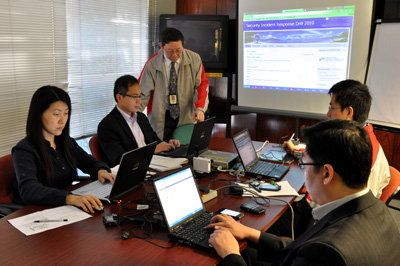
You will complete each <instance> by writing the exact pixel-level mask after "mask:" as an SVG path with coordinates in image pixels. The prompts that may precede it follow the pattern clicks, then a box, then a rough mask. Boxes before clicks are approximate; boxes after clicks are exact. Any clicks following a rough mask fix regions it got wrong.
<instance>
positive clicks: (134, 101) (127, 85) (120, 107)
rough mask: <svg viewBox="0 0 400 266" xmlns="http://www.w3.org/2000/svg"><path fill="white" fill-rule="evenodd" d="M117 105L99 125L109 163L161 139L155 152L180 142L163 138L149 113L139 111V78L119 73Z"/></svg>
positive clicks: (116, 93)
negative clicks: (152, 125) (147, 114)
mask: <svg viewBox="0 0 400 266" xmlns="http://www.w3.org/2000/svg"><path fill="white" fill-rule="evenodd" d="M114 99H115V101H116V102H117V105H116V106H115V107H114V109H113V110H112V111H111V112H110V113H109V114H108V115H107V116H106V117H104V118H103V120H102V121H101V122H100V124H99V126H98V128H97V136H98V140H99V144H100V148H101V152H102V158H104V160H105V161H106V163H108V165H109V166H110V167H114V166H115V165H117V164H119V162H120V160H121V156H122V154H123V153H125V152H127V151H130V150H133V149H136V148H140V147H143V146H145V145H147V144H149V143H152V142H154V141H157V142H158V145H157V147H156V151H155V152H156V153H159V152H162V151H168V150H170V149H173V148H175V147H177V146H179V145H180V143H179V141H178V140H170V141H169V142H168V143H167V142H164V141H161V140H160V139H159V138H158V136H157V134H156V133H155V132H154V130H153V128H152V127H151V126H150V123H149V120H148V119H147V117H146V116H145V115H144V114H143V113H141V112H138V110H139V107H140V104H141V90H140V85H139V81H138V80H137V79H136V78H135V77H133V76H131V75H125V76H121V77H119V78H118V79H117V80H116V81H115V84H114Z"/></svg>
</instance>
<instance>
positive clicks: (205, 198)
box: [201, 189, 218, 203]
mask: <svg viewBox="0 0 400 266" xmlns="http://www.w3.org/2000/svg"><path fill="white" fill-rule="evenodd" d="M217 196H218V193H217V191H216V190H212V189H210V192H208V193H207V194H202V195H201V200H202V201H203V203H206V202H207V201H210V200H212V199H214V198H216V197H217Z"/></svg>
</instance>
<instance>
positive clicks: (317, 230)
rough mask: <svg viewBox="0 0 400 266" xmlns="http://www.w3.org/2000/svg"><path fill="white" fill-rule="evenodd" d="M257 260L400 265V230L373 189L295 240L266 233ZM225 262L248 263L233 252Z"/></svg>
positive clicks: (321, 263)
mask: <svg viewBox="0 0 400 266" xmlns="http://www.w3.org/2000/svg"><path fill="white" fill-rule="evenodd" d="M257 250H258V252H257V255H258V257H257V260H258V261H260V262H266V263H267V262H270V263H272V265H399V261H400V260H399V255H398V254H400V233H399V230H398V228H397V225H396V224H395V222H394V220H393V218H392V216H391V214H390V213H389V211H388V209H387V207H386V205H385V204H383V202H381V201H380V200H378V199H376V198H375V197H374V196H373V194H372V193H371V192H369V193H367V194H366V195H364V196H362V197H359V198H357V199H354V200H351V201H349V202H347V203H346V204H344V205H342V206H340V207H339V208H337V209H335V210H333V211H332V212H330V213H329V214H327V215H326V216H325V217H324V218H323V219H321V220H320V221H319V222H317V223H316V224H315V225H314V226H313V227H311V228H309V229H308V230H307V231H306V232H304V234H302V235H301V236H300V237H298V238H297V239H296V240H295V241H284V240H282V239H281V238H279V237H277V236H275V235H272V234H268V233H262V234H261V237H260V241H259V243H258V249H257ZM220 264H221V265H244V264H245V262H244V260H243V258H242V257H240V256H238V255H229V256H227V257H225V258H224V259H223V260H222V261H221V263H220Z"/></svg>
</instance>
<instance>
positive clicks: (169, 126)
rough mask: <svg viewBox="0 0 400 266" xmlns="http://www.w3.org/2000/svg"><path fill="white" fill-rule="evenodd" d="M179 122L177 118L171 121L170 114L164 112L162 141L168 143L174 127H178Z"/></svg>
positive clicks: (167, 111)
mask: <svg viewBox="0 0 400 266" xmlns="http://www.w3.org/2000/svg"><path fill="white" fill-rule="evenodd" d="M178 122H179V117H178V118H177V119H173V118H172V117H171V113H170V112H169V110H166V112H165V125H164V137H163V140H164V141H167V142H168V141H169V140H170V139H172V135H173V134H174V131H175V129H176V127H177V126H178Z"/></svg>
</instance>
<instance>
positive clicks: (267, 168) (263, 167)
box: [250, 161, 278, 175]
mask: <svg viewBox="0 0 400 266" xmlns="http://www.w3.org/2000/svg"><path fill="white" fill-rule="evenodd" d="M276 166H278V165H277V164H274V163H267V162H262V161H258V162H257V163H256V164H255V165H254V166H253V167H251V169H250V171H251V172H252V173H255V174H260V175H263V174H264V175H265V174H267V173H269V172H271V171H272V170H273V169H274V168H275V167H276Z"/></svg>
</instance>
